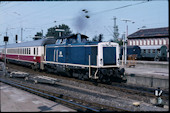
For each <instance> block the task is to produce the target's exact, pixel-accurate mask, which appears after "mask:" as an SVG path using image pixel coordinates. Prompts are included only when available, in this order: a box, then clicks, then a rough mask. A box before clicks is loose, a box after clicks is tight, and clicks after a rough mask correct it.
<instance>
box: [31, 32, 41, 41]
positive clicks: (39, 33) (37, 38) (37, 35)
mask: <svg viewBox="0 0 170 113" xmlns="http://www.w3.org/2000/svg"><path fill="white" fill-rule="evenodd" d="M42 38H43V34H42V32H37V33H36V35H35V37H33V40H39V39H42Z"/></svg>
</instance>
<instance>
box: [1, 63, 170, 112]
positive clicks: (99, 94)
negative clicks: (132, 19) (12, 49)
mask: <svg viewBox="0 0 170 113" xmlns="http://www.w3.org/2000/svg"><path fill="white" fill-rule="evenodd" d="M0 64H2V62H0ZM7 67H8V70H7V71H8V72H14V71H20V72H24V73H28V74H29V77H28V78H26V77H25V78H17V77H9V76H7V77H6V76H3V75H2V74H1V72H0V74H1V78H0V79H1V82H0V83H1V88H0V92H1V105H0V106H1V111H2V112H4V111H5V112H6V111H8V112H10V111H15V112H17V111H23V112H24V111H41V112H44V111H45V112H47V111H59V112H60V111H61V112H62V111H65V112H72V111H77V109H74V108H76V107H73V106H70V105H68V104H65V103H64V104H63V103H60V102H59V101H57V102H56V101H51V100H48V99H44V98H42V97H39V96H38V95H39V94H40V92H38V94H37V93H36V94H35V93H34V94H31V93H30V91H29V92H26V91H23V90H21V89H23V88H21V89H18V88H14V87H13V86H14V85H13V86H9V82H12V84H14V83H16V84H17V85H22V86H24V87H26V86H29V88H32V89H34V90H35V89H38V91H41V92H42V91H44V92H46V93H48V94H50V95H53V96H54V95H55V97H60V99H67V101H69V102H74V103H76V104H78V105H82V106H86V107H87V109H91V110H99V111H102V110H103V111H105V110H106V111H112V110H113V111H169V69H168V67H169V63H168V62H167V63H155V62H151V63H147V62H142V61H139V62H136V64H135V66H134V67H125V72H126V75H127V83H123V84H121V83H113V84H111V85H107V84H101V83H98V84H97V85H96V84H95V85H94V83H92V82H89V81H82V80H78V79H75V78H69V77H63V76H59V75H55V74H51V73H45V72H38V71H33V70H31V69H30V68H28V67H22V66H19V65H15V64H7ZM39 76H42V77H44V79H45V80H47V81H48V80H50V81H52V80H54V79H55V80H56V81H55V82H51V83H47V82H45V81H43V80H42V79H43V78H38V79H35V77H39ZM40 79H41V80H40ZM38 80H40V81H38ZM5 81H6V82H8V84H6V83H5ZM3 82H4V83H3ZM127 86H131V88H129V87H127ZM158 86H159V87H161V89H162V90H163V95H162V99H163V103H164V106H163V107H158V106H156V105H155V102H156V100H155V96H154V89H156V88H157V87H158ZM132 87H133V88H132ZM135 87H136V88H135ZM140 88H141V89H143V90H140ZM147 90H150V91H147ZM52 100H54V97H53V99H52ZM99 106H100V107H99Z"/></svg>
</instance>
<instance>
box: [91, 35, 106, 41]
mask: <svg viewBox="0 0 170 113" xmlns="http://www.w3.org/2000/svg"><path fill="white" fill-rule="evenodd" d="M103 38H104V37H103V34H99V36H94V38H93V39H92V41H95V42H102V41H103Z"/></svg>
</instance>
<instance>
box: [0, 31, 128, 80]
mask: <svg viewBox="0 0 170 113" xmlns="http://www.w3.org/2000/svg"><path fill="white" fill-rule="evenodd" d="M87 39H88V37H87V36H86V35H82V34H79V33H78V34H72V35H70V36H65V37H61V38H58V39H56V40H55V39H50V38H46V39H40V40H35V41H32V42H25V43H18V44H11V45H8V46H7V58H6V59H7V61H8V62H15V63H20V64H22V65H28V66H31V67H32V69H34V70H44V71H46V72H52V73H59V74H61V75H67V76H69V77H76V78H78V79H81V80H96V81H98V82H103V83H111V82H113V81H119V82H120V81H121V82H125V81H126V77H125V70H124V68H120V65H119V51H120V50H119V45H118V43H114V42H92V41H88V40H87ZM0 56H1V59H4V47H0Z"/></svg>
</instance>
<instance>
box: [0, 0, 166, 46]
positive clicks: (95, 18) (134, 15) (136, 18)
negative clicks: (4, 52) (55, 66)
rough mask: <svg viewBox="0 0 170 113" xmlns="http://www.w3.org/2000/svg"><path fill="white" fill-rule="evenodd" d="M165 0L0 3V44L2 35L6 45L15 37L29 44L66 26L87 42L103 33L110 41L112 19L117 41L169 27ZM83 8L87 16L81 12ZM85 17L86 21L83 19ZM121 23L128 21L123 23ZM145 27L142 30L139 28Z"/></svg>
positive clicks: (13, 41) (12, 41)
mask: <svg viewBox="0 0 170 113" xmlns="http://www.w3.org/2000/svg"><path fill="white" fill-rule="evenodd" d="M168 2H169V1H168V0H152V1H149V2H148V1H147V0H108V1H101V0H100V1H1V2H0V45H4V42H3V38H4V36H6V34H7V36H8V37H9V42H8V44H12V43H15V35H18V40H19V41H21V29H23V32H22V33H23V34H22V36H23V39H22V42H26V41H32V40H33V39H32V38H33V37H34V35H35V34H36V33H37V32H42V31H43V35H46V33H47V29H48V28H50V27H54V26H56V25H57V26H58V25H61V24H66V25H68V26H69V27H70V30H71V31H72V32H73V33H82V34H84V35H87V36H88V37H89V40H91V39H92V38H93V37H94V36H95V35H97V36H98V35H99V34H103V37H104V41H109V40H110V39H113V26H114V20H113V18H114V17H116V25H117V26H118V33H119V38H121V37H122V35H123V33H127V26H128V35H130V34H132V33H134V32H136V31H138V30H139V29H150V28H160V27H169V12H168V11H169V5H168ZM83 9H86V10H87V11H88V13H85V12H83V11H82V10H83ZM86 15H89V17H90V18H85V16H86ZM123 20H130V21H128V22H127V23H126V22H125V21H123ZM143 26H145V28H142V27H143Z"/></svg>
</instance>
